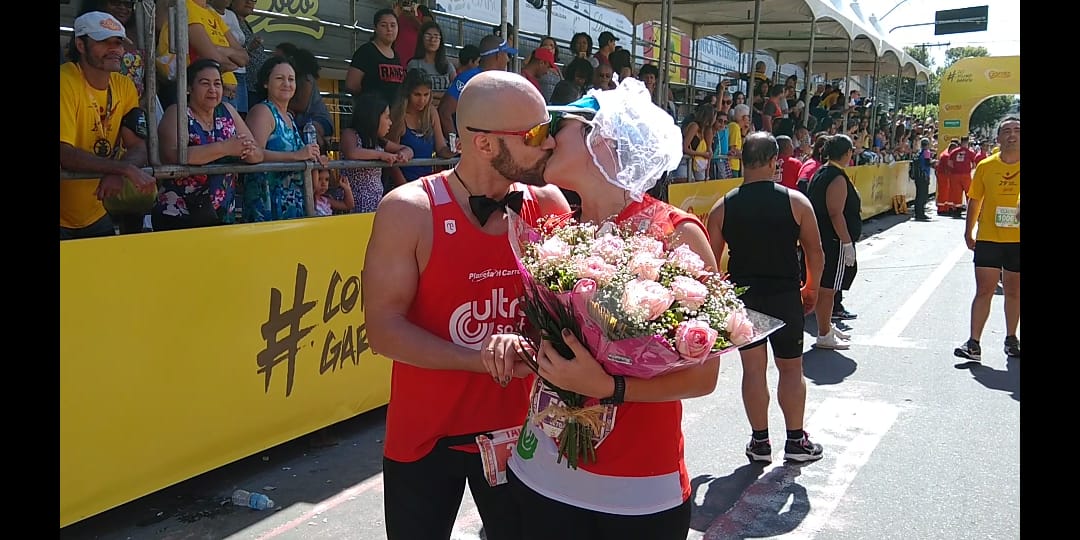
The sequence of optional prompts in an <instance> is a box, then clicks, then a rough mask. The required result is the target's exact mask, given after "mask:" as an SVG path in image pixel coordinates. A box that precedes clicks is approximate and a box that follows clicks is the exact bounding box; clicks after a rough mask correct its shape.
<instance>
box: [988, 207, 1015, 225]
mask: <svg viewBox="0 0 1080 540" xmlns="http://www.w3.org/2000/svg"><path fill="white" fill-rule="evenodd" d="M994 225H996V226H998V227H1004V228H1008V229H1015V228H1017V227H1019V226H1020V220H1018V219H1016V208H1011V207H1008V206H999V207H997V209H996V211H995V212H994Z"/></svg>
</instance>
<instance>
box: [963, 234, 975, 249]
mask: <svg viewBox="0 0 1080 540" xmlns="http://www.w3.org/2000/svg"><path fill="white" fill-rule="evenodd" d="M964 243H965V244H967V247H968V249H970V250H971V251H975V237H974V236H972V234H971V231H964Z"/></svg>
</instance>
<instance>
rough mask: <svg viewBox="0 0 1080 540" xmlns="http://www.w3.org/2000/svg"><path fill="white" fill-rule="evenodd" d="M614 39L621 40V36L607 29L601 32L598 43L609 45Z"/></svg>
mask: <svg viewBox="0 0 1080 540" xmlns="http://www.w3.org/2000/svg"><path fill="white" fill-rule="evenodd" d="M612 41H619V38H617V37H615V34H612V33H611V32H608V31H607V30H604V31H603V32H600V37H599V38H597V43H599V44H600V46H601V47H603V46H604V45H607V44H608V43H611V42H612Z"/></svg>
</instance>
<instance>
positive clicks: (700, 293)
mask: <svg viewBox="0 0 1080 540" xmlns="http://www.w3.org/2000/svg"><path fill="white" fill-rule="evenodd" d="M671 292H673V293H675V301H676V302H679V303H680V304H682V305H683V306H684V307H686V308H687V309H690V310H695V311H696V310H697V308H699V307H701V304H704V303H705V299H706V298H707V297H708V296H709V288H708V287H706V286H705V284H704V283H702V282H700V281H698V280H696V279H694V278H689V277H686V276H675V279H673V280H671Z"/></svg>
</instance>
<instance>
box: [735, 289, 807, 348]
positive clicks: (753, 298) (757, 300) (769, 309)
mask: <svg viewBox="0 0 1080 540" xmlns="http://www.w3.org/2000/svg"><path fill="white" fill-rule="evenodd" d="M752 291H753V288H750V289H747V291H746V292H745V293H743V294H742V296H740V297H739V299H741V300H742V301H743V304H745V305H746V308H747V309H752V310H754V311H757V312H759V313H764V314H766V315H770V316H773V317H776V318H777V319H780V320H781V321H784V327H783V328H781V329H779V330H777V331H775V332H773V333H772V334H769V337H767V338H764V339H761V340H759V341H755V342H753V343H749V344H747V345H743V346H742V347H739V350H740V351H745V350H749V349H754V348H757V347H761V346H763V345H765V342H766V341H768V342H769V343H771V344H772V350H773V356H774V357H775V358H799V357H801V356H802V354H803V323H804V322H805V321H806V314H805V313H803V305H802V294H801V293H800V292H799V291H798V290H797V289H796V290H793V291H790V292H779V293H757V294H755V293H753V292H752Z"/></svg>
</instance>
